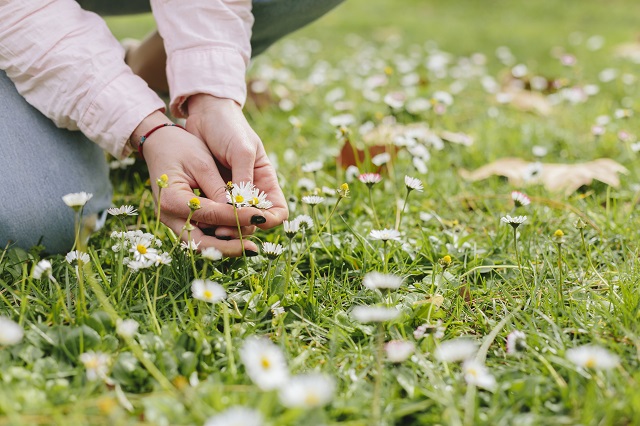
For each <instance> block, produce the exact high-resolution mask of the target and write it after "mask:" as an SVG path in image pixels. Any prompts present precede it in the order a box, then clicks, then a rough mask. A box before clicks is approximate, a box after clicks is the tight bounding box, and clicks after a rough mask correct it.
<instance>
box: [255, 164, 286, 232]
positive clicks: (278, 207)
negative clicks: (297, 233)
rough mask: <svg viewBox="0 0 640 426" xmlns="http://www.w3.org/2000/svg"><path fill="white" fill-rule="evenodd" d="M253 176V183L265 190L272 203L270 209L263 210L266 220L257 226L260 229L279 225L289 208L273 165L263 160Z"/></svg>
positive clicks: (284, 218)
mask: <svg viewBox="0 0 640 426" xmlns="http://www.w3.org/2000/svg"><path fill="white" fill-rule="evenodd" d="M254 176H255V180H256V182H255V185H256V186H257V187H258V188H260V189H261V190H262V191H264V192H266V193H267V199H268V200H269V201H271V202H272V203H273V206H272V207H271V208H270V209H267V210H263V213H264V217H265V219H266V221H265V223H263V224H258V226H259V227H260V228H262V229H269V228H273V227H275V226H278V225H280V224H281V223H282V222H283V221H284V220H286V219H287V218H288V217H289V209H288V207H287V200H286V199H285V197H284V194H283V193H282V189H280V185H279V184H278V177H277V175H276V172H275V170H274V169H273V166H272V165H271V163H269V162H268V161H266V162H263V163H262V164H260V165H259V167H257V168H256V170H255V175H254Z"/></svg>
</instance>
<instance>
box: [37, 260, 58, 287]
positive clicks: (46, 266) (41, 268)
mask: <svg viewBox="0 0 640 426" xmlns="http://www.w3.org/2000/svg"><path fill="white" fill-rule="evenodd" d="M43 275H44V276H45V277H46V278H47V279H49V280H50V281H51V282H54V283H55V282H57V281H56V279H55V278H54V277H53V267H52V266H51V262H50V261H48V260H41V261H40V262H38V263H37V264H36V265H35V266H34V267H33V272H32V273H31V276H32V277H33V278H35V279H36V280H39V279H41V278H42V276H43Z"/></svg>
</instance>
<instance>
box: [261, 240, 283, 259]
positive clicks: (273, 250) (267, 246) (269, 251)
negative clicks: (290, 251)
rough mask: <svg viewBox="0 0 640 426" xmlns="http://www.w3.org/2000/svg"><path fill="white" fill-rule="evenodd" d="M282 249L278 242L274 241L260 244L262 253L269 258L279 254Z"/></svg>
mask: <svg viewBox="0 0 640 426" xmlns="http://www.w3.org/2000/svg"><path fill="white" fill-rule="evenodd" d="M283 251H284V247H282V246H281V245H280V244H274V243H263V244H262V253H264V254H265V256H267V257H268V258H269V259H275V258H276V257H278V256H280V255H281V254H282V252H283Z"/></svg>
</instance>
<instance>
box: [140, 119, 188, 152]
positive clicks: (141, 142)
mask: <svg viewBox="0 0 640 426" xmlns="http://www.w3.org/2000/svg"><path fill="white" fill-rule="evenodd" d="M163 127H180V128H181V129H182V130H186V129H185V128H184V127H182V126H181V125H179V124H176V123H164V124H161V125H159V126H156V127H154V128H153V129H151V130H149V131H148V132H147V133H145V135H144V136H142V137H141V138H140V144H139V145H138V154H140V157H142V159H143V160H144V154H142V145H143V144H144V142H145V141H146V140H147V139H149V136H151V134H152V133H153V132H155V131H156V130H158V129H162V128H163Z"/></svg>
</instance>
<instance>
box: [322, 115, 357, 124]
mask: <svg viewBox="0 0 640 426" xmlns="http://www.w3.org/2000/svg"><path fill="white" fill-rule="evenodd" d="M355 122H356V118H355V117H354V116H353V115H352V114H340V115H334V116H333V117H331V118H329V124H331V125H332V126H333V127H348V126H351V125H352V124H354V123H355Z"/></svg>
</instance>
